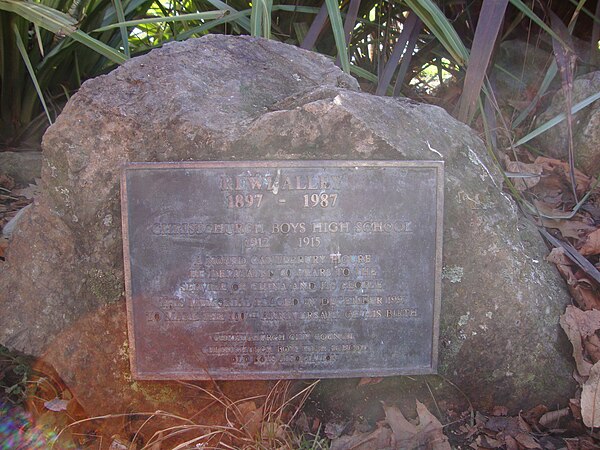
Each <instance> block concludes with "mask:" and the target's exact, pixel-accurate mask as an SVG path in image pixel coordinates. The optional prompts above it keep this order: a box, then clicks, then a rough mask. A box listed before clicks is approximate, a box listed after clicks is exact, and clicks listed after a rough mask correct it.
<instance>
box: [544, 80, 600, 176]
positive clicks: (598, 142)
mask: <svg viewBox="0 0 600 450" xmlns="http://www.w3.org/2000/svg"><path fill="white" fill-rule="evenodd" d="M598 92H600V72H592V73H588V74H586V75H582V76H580V77H578V78H577V79H576V80H575V81H574V82H573V90H572V96H573V101H572V104H573V105H575V104H576V103H579V102H580V101H582V100H585V99H586V98H588V97H590V96H592V95H594V94H597V93H598ZM565 111H566V103H565V95H564V91H563V90H562V89H561V90H559V91H558V92H557V93H556V95H555V96H554V98H553V99H552V104H551V105H550V106H549V107H548V109H547V110H546V111H544V113H543V114H541V115H540V117H539V118H538V119H537V121H536V125H537V126H541V125H542V124H544V123H546V122H547V121H549V120H550V119H553V118H554V117H556V116H557V115H559V114H561V113H564V112H565ZM534 143H535V145H536V146H537V147H538V149H539V150H540V151H542V152H543V153H546V154H548V155H550V156H553V157H555V158H560V159H563V160H567V159H568V151H569V141H568V133H567V122H566V120H565V121H563V122H561V123H560V124H558V125H556V126H554V127H552V128H550V129H549V130H547V131H545V132H544V133H542V134H541V135H540V136H539V137H537V138H536V139H535V141H534ZM573 149H574V155H575V165H576V166H577V167H578V168H579V169H580V170H582V171H583V172H585V173H586V174H587V175H589V176H592V177H595V176H596V175H598V173H599V172H600V102H598V101H596V102H594V103H592V104H591V105H590V106H588V107H586V108H584V109H582V110H581V111H579V112H578V113H576V114H575V115H574V116H573Z"/></svg>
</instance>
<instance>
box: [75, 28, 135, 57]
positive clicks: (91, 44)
mask: <svg viewBox="0 0 600 450" xmlns="http://www.w3.org/2000/svg"><path fill="white" fill-rule="evenodd" d="M69 37H70V38H71V39H73V40H74V41H77V42H79V43H81V44H83V45H85V46H86V47H88V48H90V49H92V50H94V51H95V52H96V53H99V54H100V55H102V56H104V57H105V58H106V59H108V60H110V61H112V62H114V63H116V64H123V63H124V62H125V61H127V59H128V58H126V57H125V55H123V54H122V53H120V52H118V51H116V50H115V49H114V48H112V47H110V46H109V45H107V44H105V43H104V42H102V41H99V40H98V39H94V38H93V37H91V36H90V35H88V34H87V33H84V32H83V31H81V30H77V31H75V32H74V33H71V34H69Z"/></svg>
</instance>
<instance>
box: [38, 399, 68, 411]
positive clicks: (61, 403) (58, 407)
mask: <svg viewBox="0 0 600 450" xmlns="http://www.w3.org/2000/svg"><path fill="white" fill-rule="evenodd" d="M68 404H69V400H63V399H60V398H58V397H56V398H53V399H52V400H48V401H47V402H44V407H45V408H46V409H49V410H50V411H54V412H59V411H66V410H67V406H68Z"/></svg>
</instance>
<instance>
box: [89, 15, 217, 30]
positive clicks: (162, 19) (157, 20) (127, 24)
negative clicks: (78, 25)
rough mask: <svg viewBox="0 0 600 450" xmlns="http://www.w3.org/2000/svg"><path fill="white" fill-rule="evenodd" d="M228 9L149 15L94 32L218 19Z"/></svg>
mask: <svg viewBox="0 0 600 450" xmlns="http://www.w3.org/2000/svg"><path fill="white" fill-rule="evenodd" d="M227 13H228V11H224V10H216V11H205V12H200V13H190V14H182V15H180V16H171V17H150V18H148V19H138V20H127V21H125V22H119V23H113V24H110V25H107V26H105V27H101V28H96V29H95V30H94V32H100V31H107V30H112V29H113V28H120V27H121V26H125V27H137V26H138V25H144V24H147V23H167V22H187V21H190V20H208V19H219V18H221V17H224V16H225V15H226V14H227Z"/></svg>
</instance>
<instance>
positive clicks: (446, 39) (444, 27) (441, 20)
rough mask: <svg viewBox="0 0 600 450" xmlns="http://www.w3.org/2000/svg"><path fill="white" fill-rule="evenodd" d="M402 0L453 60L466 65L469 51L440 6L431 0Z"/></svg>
mask: <svg viewBox="0 0 600 450" xmlns="http://www.w3.org/2000/svg"><path fill="white" fill-rule="evenodd" d="M404 2H405V3H406V4H407V5H408V6H409V7H410V9H412V10H413V11H414V12H415V13H416V14H417V15H418V16H419V18H420V19H421V20H422V21H423V23H424V24H425V25H426V26H427V28H429V30H430V31H431V32H432V33H433V34H434V36H435V37H436V38H437V39H438V40H439V41H440V43H441V44H442V45H443V46H444V48H445V49H446V51H447V52H448V53H450V56H451V57H452V58H453V59H454V61H455V62H456V63H457V64H458V65H460V66H463V67H464V66H466V65H467V61H468V60H469V51H468V50H467V48H466V47H465V45H464V44H463V42H462V40H461V38H460V37H459V36H458V33H456V30H455V29H454V27H453V26H452V24H450V22H449V21H448V19H447V18H446V16H445V15H444V13H443V12H442V11H441V10H440V8H439V7H438V6H437V5H436V4H435V3H434V2H433V1H432V0H404Z"/></svg>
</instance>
